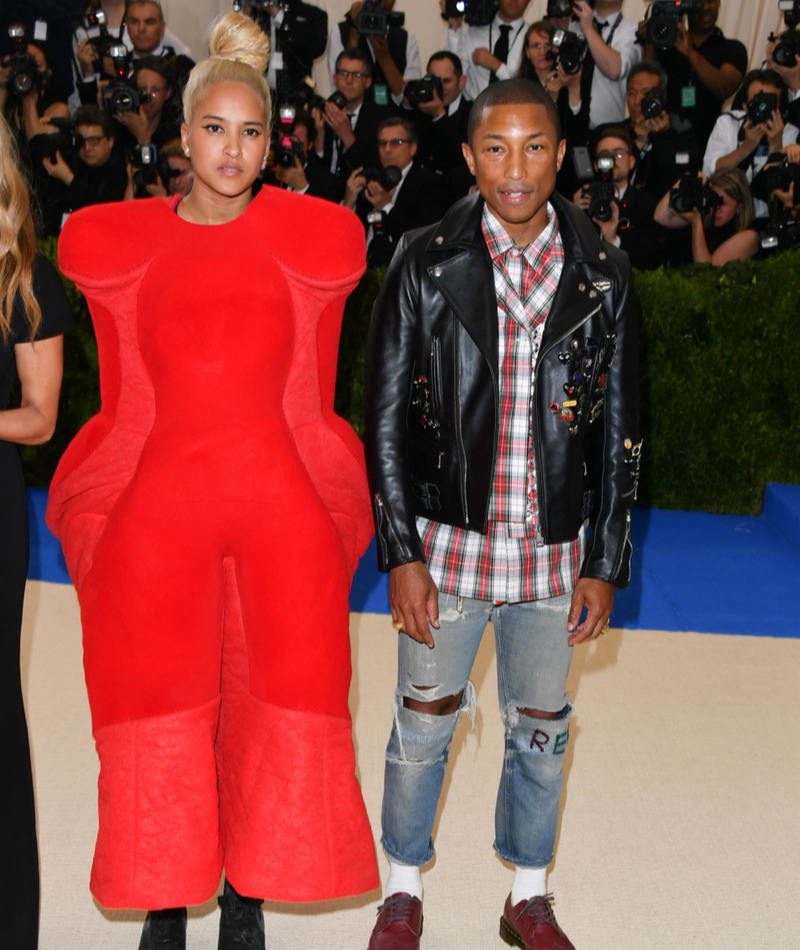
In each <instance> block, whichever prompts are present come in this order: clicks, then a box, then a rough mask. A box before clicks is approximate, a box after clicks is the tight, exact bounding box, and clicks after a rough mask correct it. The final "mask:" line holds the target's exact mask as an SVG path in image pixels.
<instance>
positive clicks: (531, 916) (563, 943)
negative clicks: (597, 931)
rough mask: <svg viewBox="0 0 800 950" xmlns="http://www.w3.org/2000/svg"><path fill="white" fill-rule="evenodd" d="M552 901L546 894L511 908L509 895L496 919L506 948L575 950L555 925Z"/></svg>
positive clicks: (549, 895)
mask: <svg viewBox="0 0 800 950" xmlns="http://www.w3.org/2000/svg"><path fill="white" fill-rule="evenodd" d="M552 900H553V897H552V895H551V894H547V895H546V896H545V897H533V898H531V899H530V900H528V901H520V902H519V904H514V905H513V906H512V904H511V895H510V894H509V895H508V898H507V899H506V906H505V909H504V910H503V916H502V917H501V918H500V936H501V937H502V938H503V940H505V942H506V943H507V944H509V946H512V947H522V950H575V947H573V945H572V943H571V942H570V940H569V939H568V938H567V935H566V934H565V933H564V931H563V930H562V929H561V928H560V927H559V926H558V923H557V922H556V915H555V914H554V913H553V908H552V906H551V902H552Z"/></svg>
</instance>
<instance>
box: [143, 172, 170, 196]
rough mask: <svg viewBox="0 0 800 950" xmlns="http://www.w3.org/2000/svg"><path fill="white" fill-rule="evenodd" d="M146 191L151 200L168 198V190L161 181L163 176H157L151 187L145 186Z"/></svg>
mask: <svg viewBox="0 0 800 950" xmlns="http://www.w3.org/2000/svg"><path fill="white" fill-rule="evenodd" d="M144 190H145V191H146V192H147V194H148V195H149V196H150V197H151V198H166V197H167V189H166V187H165V185H164V182H163V181H162V180H161V175H156V180H155V181H154V182H151V183H150V184H149V185H145V186H144Z"/></svg>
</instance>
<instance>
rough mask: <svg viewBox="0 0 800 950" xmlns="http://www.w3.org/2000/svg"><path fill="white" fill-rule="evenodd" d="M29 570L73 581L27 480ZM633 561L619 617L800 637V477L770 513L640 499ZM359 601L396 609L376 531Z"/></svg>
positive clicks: (656, 624) (369, 609)
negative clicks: (796, 595)
mask: <svg viewBox="0 0 800 950" xmlns="http://www.w3.org/2000/svg"><path fill="white" fill-rule="evenodd" d="M28 502H29V506H30V523H31V564H30V571H29V577H30V578H31V579H33V580H46V581H53V582H56V583H65V584H68V583H69V575H68V574H67V569H66V566H65V564H64V556H63V554H62V553H61V546H60V545H59V543H58V541H57V540H56V539H55V538H54V537H53V535H52V534H51V533H50V531H49V530H48V528H47V526H46V525H45V522H44V509H45V507H46V505H47V492H46V490H45V489H41V488H38V489H37V488H34V489H29V490H28ZM633 543H634V552H635V553H634V565H633V578H632V583H631V586H630V588H629V589H628V590H624V591H618V592H617V597H616V605H615V609H614V614H613V616H612V618H611V623H612V625H613V626H615V627H627V628H629V629H640V630H694V631H698V632H700V633H730V634H748V635H750V636H765V637H800V626H798V624H797V614H796V611H795V609H794V603H793V598H792V597H789V596H788V594H789V593H790V592H791V591H792V590H794V588H795V587H798V586H799V585H800V486H799V485H769V486H768V487H767V492H766V496H765V501H764V514H763V515H762V516H748V517H745V516H738V515H709V514H705V513H703V512H688V511H660V510H658V509H645V508H637V509H636V510H635V511H634V516H633ZM350 605H351V607H352V609H353V610H354V611H359V612H366V613H388V612H389V601H388V581H387V578H386V576H385V575H380V574H378V572H377V569H376V556H375V541H374V540H373V542H372V544H371V545H370V548H369V550H368V551H367V553H366V555H365V556H364V557H363V558H362V560H361V563H360V565H359V568H358V571H357V572H356V576H355V579H354V581H353V589H352V592H351V595H350Z"/></svg>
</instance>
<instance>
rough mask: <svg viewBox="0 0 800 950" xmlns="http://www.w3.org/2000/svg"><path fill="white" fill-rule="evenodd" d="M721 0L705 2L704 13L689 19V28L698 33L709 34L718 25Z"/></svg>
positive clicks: (695, 14) (694, 14) (693, 15)
mask: <svg viewBox="0 0 800 950" xmlns="http://www.w3.org/2000/svg"><path fill="white" fill-rule="evenodd" d="M719 3H720V0H705V4H706V5H705V8H704V10H703V12H702V13H693V14H692V15H691V16H690V17H689V26H690V27H691V28H692V29H693V30H696V31H697V32H698V33H709V32H711V30H713V29H714V27H715V26H716V25H717V17H718V16H719Z"/></svg>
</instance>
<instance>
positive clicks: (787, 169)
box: [764, 153, 800, 204]
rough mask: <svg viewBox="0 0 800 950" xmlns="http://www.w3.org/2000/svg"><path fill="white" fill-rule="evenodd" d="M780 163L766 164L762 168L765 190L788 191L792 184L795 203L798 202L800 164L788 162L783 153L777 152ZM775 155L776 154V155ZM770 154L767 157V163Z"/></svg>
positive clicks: (799, 202)
mask: <svg viewBox="0 0 800 950" xmlns="http://www.w3.org/2000/svg"><path fill="white" fill-rule="evenodd" d="M779 155H780V159H781V161H780V164H774V165H772V164H768V165H767V167H766V168H765V169H764V180H765V182H766V187H767V191H788V190H789V189H790V188H791V187H792V184H794V186H795V188H794V190H795V204H800V187H798V185H799V184H800V165H798V164H796V163H795V162H789V161H788V160H787V158H786V156H785V155H783V154H781V153H779ZM776 157H777V156H776ZM771 160H772V156H770V158H769V159H767V162H768V163H769V162H770V161H771Z"/></svg>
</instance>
